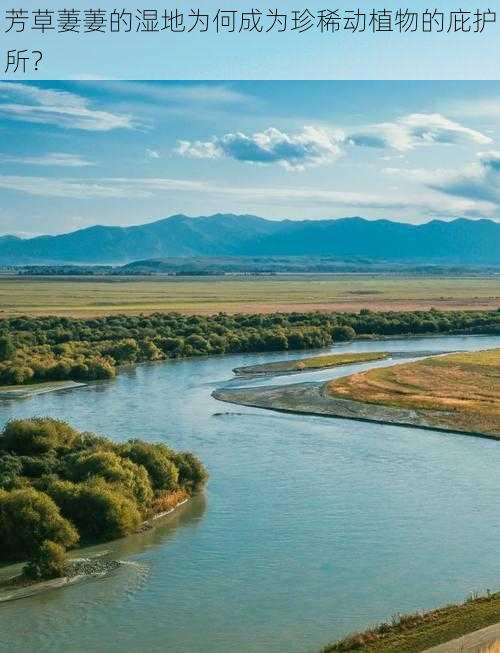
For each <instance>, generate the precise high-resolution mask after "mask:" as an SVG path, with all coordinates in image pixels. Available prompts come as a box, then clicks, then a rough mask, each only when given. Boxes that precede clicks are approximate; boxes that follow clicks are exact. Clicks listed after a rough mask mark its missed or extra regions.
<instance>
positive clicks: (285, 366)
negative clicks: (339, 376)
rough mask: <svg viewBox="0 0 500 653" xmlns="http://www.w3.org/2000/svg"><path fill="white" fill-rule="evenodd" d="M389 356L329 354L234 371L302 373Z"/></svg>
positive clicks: (378, 352)
mask: <svg viewBox="0 0 500 653" xmlns="http://www.w3.org/2000/svg"><path fill="white" fill-rule="evenodd" d="M388 356H389V354H388V353H387V352H383V351H382V352H381V351H371V352H364V353H348V354H327V355H326V356H312V357H310V358H297V359H291V360H285V361H276V362H274V363H263V364H262V365H247V366H246V367H237V368H236V369H235V370H234V371H235V373H236V374H237V375H240V376H244V375H245V374H276V373H279V372H285V373H287V372H302V371H307V370H322V369H328V368H330V367H338V366H340V365H349V364H351V363H367V362H369V361H377V360H383V359H384V358H387V357H388Z"/></svg>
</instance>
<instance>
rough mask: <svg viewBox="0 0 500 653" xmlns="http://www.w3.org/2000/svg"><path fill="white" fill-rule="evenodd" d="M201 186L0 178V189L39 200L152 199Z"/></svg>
mask: <svg viewBox="0 0 500 653" xmlns="http://www.w3.org/2000/svg"><path fill="white" fill-rule="evenodd" d="M204 187H205V186H204V184H203V183H201V182H196V181H193V182H191V181H184V180H176V179H155V178H145V179H140V178H139V179H128V178H127V179H124V178H119V177H116V178H109V179H99V180H86V179H55V178H52V177H31V176H30V177H27V176H26V177H24V176H16V175H0V188H4V189H6V190H12V191H17V192H21V193H27V194H29V195H38V196H41V197H59V198H71V199H147V198H152V197H155V195H156V194H157V193H158V192H167V191H195V190H201V189H203V188H204Z"/></svg>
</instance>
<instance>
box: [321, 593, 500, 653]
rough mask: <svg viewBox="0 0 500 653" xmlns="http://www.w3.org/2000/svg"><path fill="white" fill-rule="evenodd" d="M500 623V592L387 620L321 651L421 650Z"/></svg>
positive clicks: (417, 652) (408, 652) (400, 652)
mask: <svg viewBox="0 0 500 653" xmlns="http://www.w3.org/2000/svg"><path fill="white" fill-rule="evenodd" d="M498 622H500V592H497V593H494V594H491V593H489V592H488V593H487V594H486V596H479V597H476V596H474V597H471V598H469V599H467V600H466V601H465V602H464V603H459V604H454V605H448V606H445V607H443V608H438V609H437V610H431V611H429V612H415V613H413V614H406V615H399V614H398V615H395V616H394V617H393V618H392V619H391V620H390V621H388V622H385V623H382V624H380V625H378V626H375V627H374V628H369V629H367V630H365V631H363V632H360V633H354V634H351V635H348V636H347V637H345V638H343V639H341V640H339V641H337V642H335V643H333V644H330V645H328V646H326V647H325V648H324V649H323V650H322V653H337V652H339V653H350V652H351V651H356V653H420V651H425V650H426V649H428V648H431V647H433V646H437V645H438V644H443V643H445V642H448V641H450V640H453V639H456V638H458V637H462V636H463V635H466V634H469V633H472V632H473V631H476V630H479V629H480V628H484V627H486V626H490V625H491V624H496V623H498Z"/></svg>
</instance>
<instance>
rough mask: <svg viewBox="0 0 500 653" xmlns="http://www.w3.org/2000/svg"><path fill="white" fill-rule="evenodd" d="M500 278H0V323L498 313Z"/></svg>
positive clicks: (356, 276)
mask: <svg viewBox="0 0 500 653" xmlns="http://www.w3.org/2000/svg"><path fill="white" fill-rule="evenodd" d="M498 306H500V276H495V275H489V276H488V275H485V276H469V277H467V276H432V275H429V276H424V275H415V276H403V275H388V274H377V275H375V274H280V275H274V276H221V277H204V278H200V277H158V278H151V277H135V278H131V277H119V278H110V277H102V278H99V277H71V278H68V277H65V278H60V277H57V278H54V277H42V278H41V277H31V278H30V277H9V276H4V277H0V317H5V316H10V315H22V314H26V315H49V314H55V315H71V316H77V317H90V316H97V315H106V314H112V313H130V314H133V313H141V312H142V313H152V312H156V311H160V312H169V311H178V312H181V313H188V314H193V313H197V314H213V313H217V312H219V311H224V312H228V313H271V312H276V311H280V312H281V311H282V312H291V311H309V310H311V311H312V310H319V311H332V310H336V311H358V310H359V309H361V308H370V309H372V310H419V309H420V310H426V309H429V308H432V307H434V308H439V309H442V310H465V309H471V310H472V309H477V310H480V309H493V308H497V307H498Z"/></svg>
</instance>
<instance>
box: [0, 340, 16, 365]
mask: <svg viewBox="0 0 500 653" xmlns="http://www.w3.org/2000/svg"><path fill="white" fill-rule="evenodd" d="M15 351H16V348H15V347H14V343H13V341H12V338H11V337H10V336H3V337H1V338H0V361H6V360H8V359H9V358H11V357H12V356H13V355H14V353H15Z"/></svg>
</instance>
